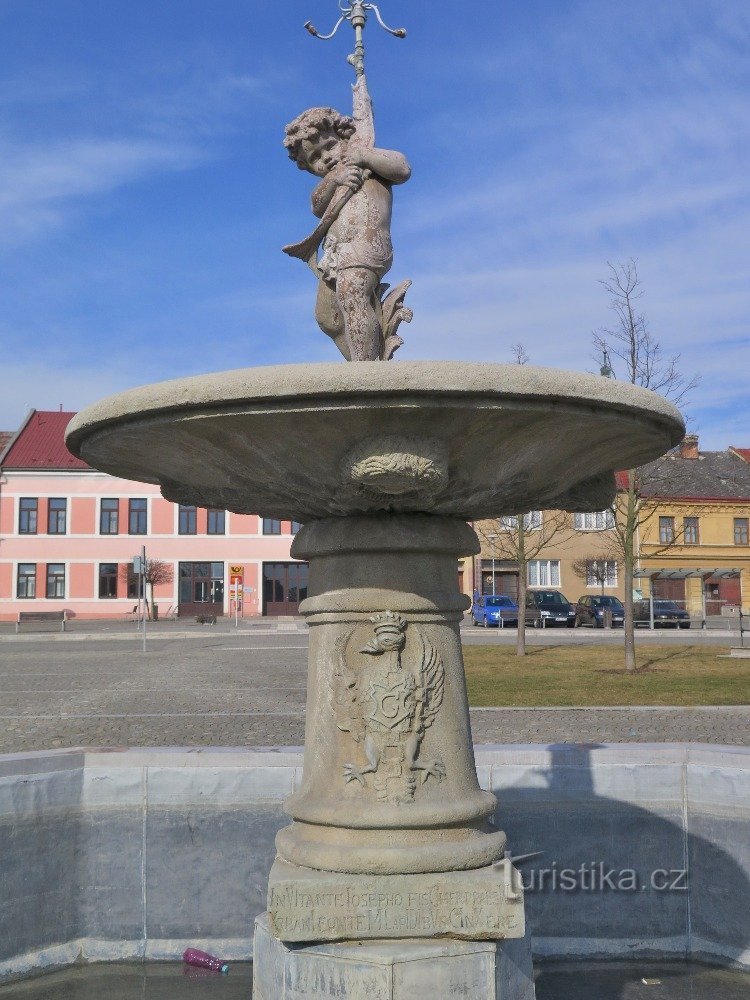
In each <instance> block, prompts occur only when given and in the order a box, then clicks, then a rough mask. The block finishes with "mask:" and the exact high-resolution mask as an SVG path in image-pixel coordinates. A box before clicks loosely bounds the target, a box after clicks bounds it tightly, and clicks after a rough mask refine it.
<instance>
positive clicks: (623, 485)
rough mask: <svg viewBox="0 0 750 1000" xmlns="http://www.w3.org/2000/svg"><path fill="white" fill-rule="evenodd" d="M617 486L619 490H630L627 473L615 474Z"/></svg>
mask: <svg viewBox="0 0 750 1000" xmlns="http://www.w3.org/2000/svg"><path fill="white" fill-rule="evenodd" d="M615 484H616V486H617V489H618V490H626V489H627V488H628V474H627V472H616V473H615Z"/></svg>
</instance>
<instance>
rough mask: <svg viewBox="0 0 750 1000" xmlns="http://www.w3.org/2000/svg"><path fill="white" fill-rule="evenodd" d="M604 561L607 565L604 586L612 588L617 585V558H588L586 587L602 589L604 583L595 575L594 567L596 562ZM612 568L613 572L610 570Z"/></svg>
mask: <svg viewBox="0 0 750 1000" xmlns="http://www.w3.org/2000/svg"><path fill="white" fill-rule="evenodd" d="M602 562H603V563H604V564H605V566H606V578H605V582H604V587H605V589H606V588H610V589H611V588H612V587H616V586H617V560H616V559H587V560H586V587H587V588H589V587H590V588H591V589H592V590H593V589H597V590H600V589H601V587H602V584H601V583H600V582H599V580H597V579H595V578H594V576H593V567H594V565H595V564H596V563H602ZM610 570H612V572H610Z"/></svg>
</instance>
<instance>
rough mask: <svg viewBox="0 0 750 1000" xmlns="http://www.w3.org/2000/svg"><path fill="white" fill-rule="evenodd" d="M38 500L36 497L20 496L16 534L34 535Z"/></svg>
mask: <svg viewBox="0 0 750 1000" xmlns="http://www.w3.org/2000/svg"><path fill="white" fill-rule="evenodd" d="M38 510H39V501H38V500H37V498H36V497H21V501H20V504H19V507H18V534H19V535H35V534H36V522H37V512H38Z"/></svg>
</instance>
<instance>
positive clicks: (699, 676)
mask: <svg viewBox="0 0 750 1000" xmlns="http://www.w3.org/2000/svg"><path fill="white" fill-rule="evenodd" d="M728 652H729V649H728V647H727V646H718V645H717V646H714V645H711V646H708V645H706V646H704V645H700V646H691V645H687V644H686V645H684V646H645V645H644V646H640V645H639V646H638V647H637V659H638V667H639V672H638V673H636V674H634V675H629V674H626V673H625V672H624V670H623V662H624V660H623V657H624V654H623V650H622V648H621V647H620V646H617V647H613V646H551V647H540V646H535V647H530V648H529V650H528V653H527V655H526V656H523V657H519V656H516V651H515V648H513V647H508V646H494V645H493V646H473V645H472V646H465V647H464V660H465V663H466V681H467V686H468V690H469V704H470V705H472V706H474V707H475V708H481V707H484V708H487V707H494V706H509V707H513V706H517V707H523V706H535V705H539V706H550V707H554V706H559V705H750V660H745V659H739V658H738V659H735V660H732V659H720V658H719V654H721V653H728ZM643 668H645V669H643ZM612 671H614V672H612ZM620 671H622V672H620ZM641 671H642V672H641Z"/></svg>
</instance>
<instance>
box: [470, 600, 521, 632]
mask: <svg viewBox="0 0 750 1000" xmlns="http://www.w3.org/2000/svg"><path fill="white" fill-rule="evenodd" d="M471 620H472V623H473V624H474V625H484V627H485V628H490V627H491V626H493V625H494V626H496V627H499V626H500V621H501V620H502V622H503V625H518V605H517V604H516V602H515V601H514V600H513V598H512V597H506V596H505V594H475V595H474V603H473V604H472V606H471Z"/></svg>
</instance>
